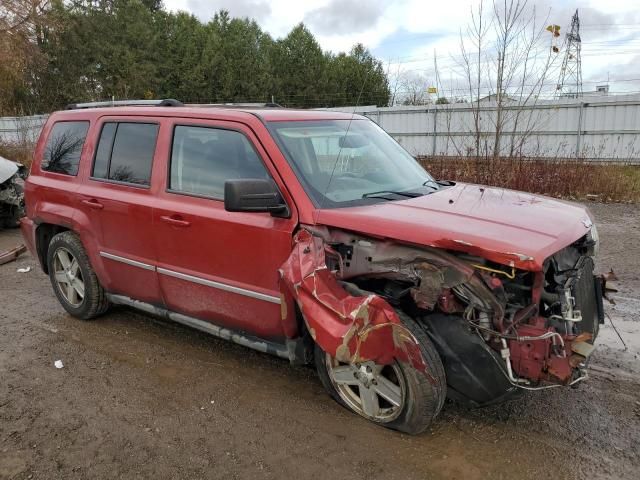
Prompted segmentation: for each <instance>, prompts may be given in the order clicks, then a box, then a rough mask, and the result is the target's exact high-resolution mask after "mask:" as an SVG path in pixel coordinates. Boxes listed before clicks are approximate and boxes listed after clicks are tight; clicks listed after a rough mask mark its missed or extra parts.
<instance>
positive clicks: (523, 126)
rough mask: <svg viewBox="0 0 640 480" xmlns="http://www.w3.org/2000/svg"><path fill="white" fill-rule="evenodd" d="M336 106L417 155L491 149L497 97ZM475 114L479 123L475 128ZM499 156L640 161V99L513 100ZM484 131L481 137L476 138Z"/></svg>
mask: <svg viewBox="0 0 640 480" xmlns="http://www.w3.org/2000/svg"><path fill="white" fill-rule="evenodd" d="M331 110H339V111H344V112H353V111H354V110H355V111H356V112H357V113H359V114H362V115H365V116H367V117H369V118H370V119H372V120H374V121H375V122H376V123H378V124H379V125H380V126H381V127H382V128H384V129H385V130H386V131H387V132H389V133H390V134H391V135H392V136H393V137H394V138H396V140H398V141H399V142H400V143H401V144H402V145H403V146H404V147H405V148H406V149H407V150H409V151H410V152H411V153H412V154H414V155H442V156H464V155H468V154H471V153H473V152H475V150H476V145H477V142H478V141H479V143H480V151H481V152H483V153H487V154H492V153H493V150H494V145H495V131H496V123H497V122H496V117H497V106H496V103H495V101H493V102H492V101H486V102H483V101H481V102H480V106H479V108H476V107H475V106H471V105H469V104H464V103H463V104H451V105H428V106H421V107H400V106H397V107H384V108H376V107H358V108H355V109H354V108H353V107H350V108H349V107H344V108H336V109H331ZM476 114H477V121H478V128H476ZM502 115H503V119H504V121H503V122H501V123H502V129H501V131H502V135H501V139H500V145H499V149H500V154H501V155H509V154H522V155H525V156H532V157H550V158H584V159H593V160H609V161H611V160H613V161H629V162H633V163H640V96H615V97H614V96H611V97H592V98H589V97H584V98H582V99H579V100H576V99H562V100H556V101H539V102H528V103H519V102H517V101H510V102H509V101H508V102H507V103H506V104H505V106H503V109H502ZM476 132H479V135H476Z"/></svg>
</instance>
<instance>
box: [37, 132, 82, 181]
mask: <svg viewBox="0 0 640 480" xmlns="http://www.w3.org/2000/svg"><path fill="white" fill-rule="evenodd" d="M88 129H89V122H86V121H85V122H56V123H54V125H53V128H52V129H51V133H49V138H48V139H47V145H46V147H45V150H44V156H43V157H42V164H41V168H42V170H46V171H47V172H55V173H63V174H65V175H77V174H78V165H80V154H81V153H82V146H83V145H84V140H85V138H87V130H88Z"/></svg>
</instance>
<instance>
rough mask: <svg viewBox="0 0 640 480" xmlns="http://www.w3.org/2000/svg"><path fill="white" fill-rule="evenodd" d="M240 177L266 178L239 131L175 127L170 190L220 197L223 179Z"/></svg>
mask: <svg viewBox="0 0 640 480" xmlns="http://www.w3.org/2000/svg"><path fill="white" fill-rule="evenodd" d="M240 178H247V179H249V178H251V179H254V178H256V179H257V178H260V179H269V178H270V177H269V173H268V172H267V170H266V168H265V166H264V164H263V163H262V161H261V160H260V157H258V154H257V153H256V151H255V150H254V149H253V147H252V145H251V143H250V142H249V140H248V139H247V137H245V136H244V135H243V134H242V133H240V132H236V131H233V130H223V129H220V128H210V127H196V126H187V125H178V126H176V127H175V129H174V132H173V146H172V149H171V172H170V177H169V189H170V190H172V191H174V192H184V193H191V194H195V195H203V196H207V197H213V198H218V199H222V198H224V183H225V182H226V181H227V180H231V179H240Z"/></svg>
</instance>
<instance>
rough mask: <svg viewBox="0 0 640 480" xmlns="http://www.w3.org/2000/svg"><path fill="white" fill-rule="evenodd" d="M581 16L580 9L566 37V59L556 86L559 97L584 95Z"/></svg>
mask: <svg viewBox="0 0 640 480" xmlns="http://www.w3.org/2000/svg"><path fill="white" fill-rule="evenodd" d="M581 46H582V40H581V39H580V18H579V17H578V10H577V9H576V13H574V14H573V17H572V18H571V29H570V30H569V32H568V33H567V37H566V39H565V52H564V60H563V61H562V68H561V69H560V78H559V80H558V86H557V87H556V96H557V97H572V98H580V97H582V60H581V58H580V49H581Z"/></svg>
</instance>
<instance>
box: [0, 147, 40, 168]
mask: <svg viewBox="0 0 640 480" xmlns="http://www.w3.org/2000/svg"><path fill="white" fill-rule="evenodd" d="M33 147H34V145H32V144H29V143H2V142H0V157H4V158H6V159H7V160H13V161H14V162H18V163H22V164H23V165H26V166H27V167H30V166H31V159H32V157H33Z"/></svg>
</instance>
